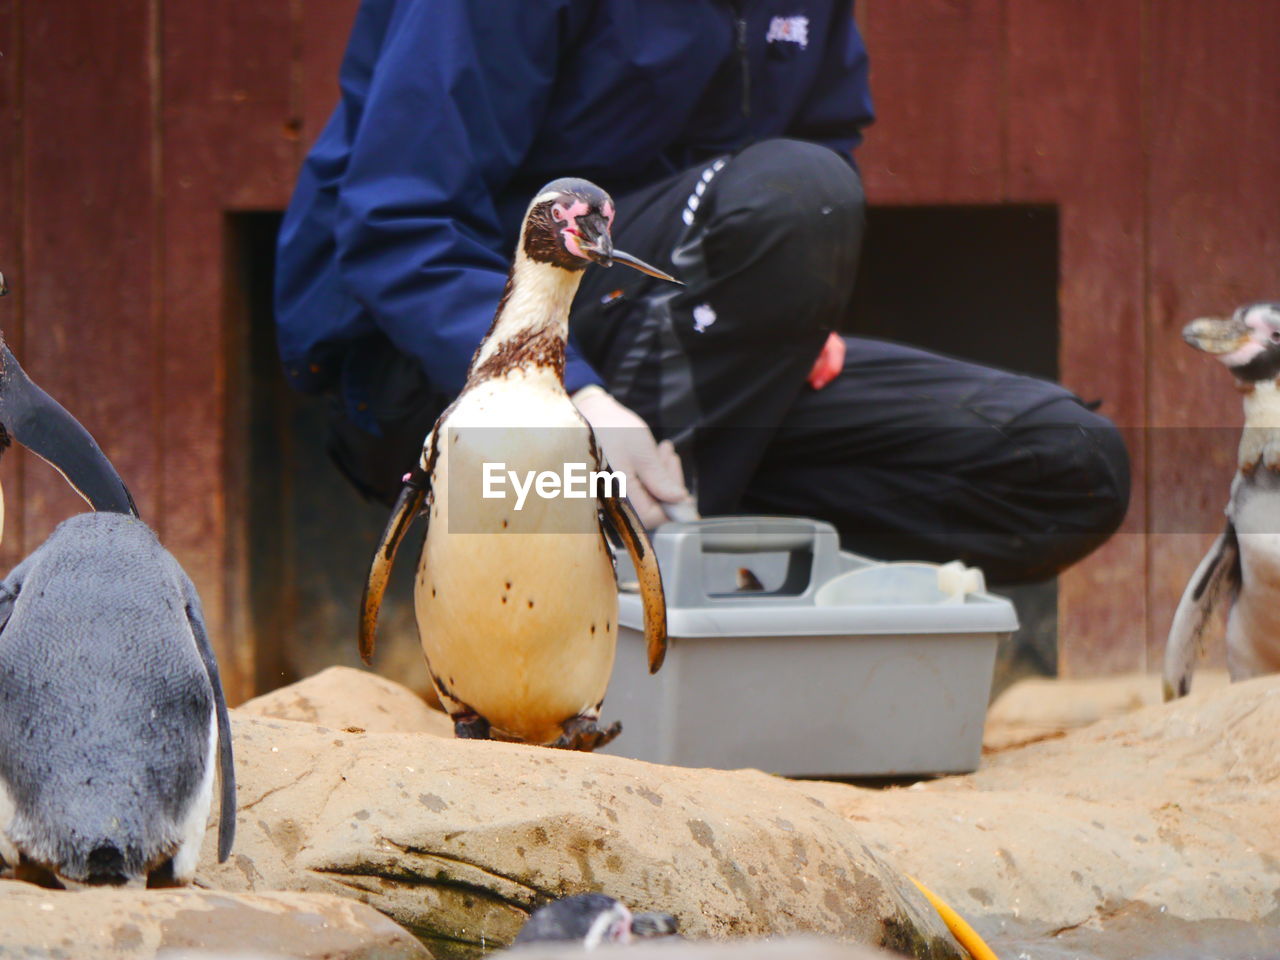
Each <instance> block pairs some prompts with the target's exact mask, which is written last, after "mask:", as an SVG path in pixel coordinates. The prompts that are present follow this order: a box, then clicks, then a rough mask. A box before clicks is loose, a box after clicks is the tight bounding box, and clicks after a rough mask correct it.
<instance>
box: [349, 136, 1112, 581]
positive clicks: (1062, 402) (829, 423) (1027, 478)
mask: <svg viewBox="0 0 1280 960" xmlns="http://www.w3.org/2000/svg"><path fill="white" fill-rule="evenodd" d="M615 202H616V205H617V217H616V223H617V224H618V226H617V228H616V230H615V231H614V243H615V245H616V246H617V247H618V248H619V249H622V250H625V251H627V252H629V253H632V254H635V255H636V256H639V257H641V258H642V259H644V260H648V261H649V262H651V263H653V264H654V265H656V266H659V267H663V268H664V269H667V270H670V271H671V272H672V273H673V274H674V275H676V276H678V277H680V278H681V279H682V280H684V281H685V283H686V286H684V287H680V288H677V287H673V286H671V285H670V284H666V283H662V282H660V281H655V280H652V279H650V278H648V277H645V276H643V275H641V274H639V273H636V272H635V271H631V270H628V269H626V268H616V269H610V270H601V269H597V268H592V269H590V270H588V271H587V272H586V274H585V276H584V279H583V282H582V287H581V290H580V292H579V294H578V297H577V299H576V300H575V302H574V308H573V314H572V319H571V329H572V331H573V335H574V337H575V338H576V339H577V342H578V344H579V346H580V347H581V348H582V350H583V352H584V354H585V355H586V356H587V358H588V359H589V360H590V361H591V362H592V364H593V365H594V366H595V368H596V369H597V370H598V371H599V372H600V373H601V375H602V376H603V377H604V379H605V381H606V384H607V385H608V388H609V390H610V392H611V393H613V394H614V396H616V397H617V398H618V399H619V400H620V401H621V402H622V403H624V404H626V405H627V406H629V407H631V408H632V409H633V410H635V411H636V412H637V413H639V414H640V415H641V416H643V417H644V419H645V420H646V421H647V422H648V423H649V425H650V426H651V427H652V429H653V430H654V433H655V435H657V436H658V437H659V438H660V439H661V438H670V439H672V440H673V441H674V442H675V444H676V447H677V449H678V450H679V452H680V453H681V456H682V458H683V461H684V463H685V468H686V480H687V481H688V482H689V484H690V487H691V489H693V490H695V492H696V494H697V497H698V502H699V506H700V508H701V510H702V512H703V513H704V514H708V515H714V514H723V513H732V512H751V513H781V514H793V515H804V516H812V517H819V518H821V519H825V520H828V521H830V522H832V523H833V524H835V525H836V527H837V528H838V529H839V531H840V533H841V539H842V541H843V543H844V545H845V546H846V547H847V548H848V549H852V550H856V551H859V552H863V553H868V554H870V555H872V556H877V557H881V558H885V559H905V558H914V559H924V560H937V561H945V560H952V559H962V560H964V561H965V562H967V563H970V564H974V565H977V566H980V567H982V568H983V569H984V570H985V571H986V573H987V576H988V578H989V579H990V580H992V581H994V582H1003V583H1012V582H1019V581H1030V580H1038V579H1043V578H1045V577H1048V576H1051V575H1052V574H1054V573H1056V572H1058V571H1059V570H1061V569H1063V568H1064V567H1066V566H1068V565H1069V564H1071V563H1072V562H1074V561H1076V560H1078V559H1079V558H1081V557H1082V556H1084V555H1085V554H1087V553H1088V552H1089V551H1091V550H1093V549H1094V548H1095V547H1096V546H1098V545H1099V544H1101V543H1102V542H1103V541H1104V540H1106V539H1107V537H1109V536H1110V535H1111V533H1113V532H1114V531H1115V529H1116V528H1117V527H1118V526H1119V525H1120V522H1121V521H1122V520H1123V518H1124V513H1125V510H1126V508H1127V505H1128V497H1129V465H1128V457H1127V453H1126V451H1125V447H1124V444H1123V442H1122V440H1121V438H1120V435H1119V433H1118V431H1117V430H1116V429H1115V427H1114V426H1113V425H1112V424H1111V423H1110V422H1109V421H1107V420H1106V419H1105V418H1103V417H1101V416H1099V415H1097V414H1096V413H1093V412H1092V411H1090V410H1088V409H1086V408H1085V406H1084V405H1083V404H1082V403H1081V402H1080V401H1079V399H1078V398H1076V397H1075V396H1073V395H1072V394H1071V393H1070V392H1068V391H1067V390H1065V389H1063V388H1062V387H1060V386H1058V385H1056V384H1053V383H1050V382H1046V381H1042V380H1037V379H1034V378H1030V377H1024V376H1019V375H1016V374H1012V373H1007V372H1004V371H1000V370H994V369H990V368H987V367H982V366H979V365H976V364H972V363H966V362H963V361H960V360H955V359H952V358H948V357H943V356H938V355H936V354H932V353H928V352H925V351H922V350H918V349H914V348H912V347H907V346H902V345H899V344H894V343H888V342H884V341H876V340H869V339H862V338H857V337H847V338H846V346H847V356H846V360H845V365H844V369H843V371H842V372H841V374H840V375H839V376H838V377H837V378H836V379H835V380H834V381H832V382H831V383H830V384H828V385H827V386H826V387H825V388H823V389H822V390H813V389H812V388H811V387H809V386H808V384H807V382H806V378H807V375H808V373H809V370H810V368H811V366H812V364H813V362H814V359H815V358H816V356H817V354H818V351H819V350H820V348H821V346H822V344H823V342H824V341H825V339H826V337H827V334H828V333H829V332H830V331H831V330H832V329H834V328H835V327H836V326H838V324H839V323H840V320H841V318H842V316H843V314H844V311H845V309H846V307H847V305H848V301H849V297H850V295H851V292H852V284H853V278H854V275H855V272H856V267H857V261H858V254H859V250H860V246H861V240H862V226H863V210H864V202H863V196H862V188H861V184H860V182H859V180H858V177H857V174H856V173H855V172H854V170H853V169H852V168H851V167H850V166H849V165H848V164H847V163H845V162H844V161H843V160H842V159H841V158H839V157H837V156H836V155H835V154H833V153H832V152H831V151H829V150H827V149H825V148H823V147H819V146H815V145H812V144H806V143H801V142H798V141H791V140H771V141H765V142H762V143H758V144H755V145H753V146H750V147H748V148H746V149H744V150H742V151H741V152H739V153H737V154H735V155H732V156H727V157H722V158H719V159H717V160H714V161H711V162H709V163H708V164H707V165H706V166H704V167H699V168H696V169H693V170H688V171H685V172H683V173H680V174H677V175H674V176H672V177H670V178H668V179H667V180H665V181H662V182H659V183H657V184H654V185H652V186H650V187H647V188H645V189H643V190H641V191H637V192H635V193H632V194H629V195H623V196H617V197H615ZM980 335H981V331H975V336H980ZM388 373H389V376H388V378H387V383H388V390H387V396H386V398H385V399H384V403H383V406H384V407H385V408H386V409H385V410H381V409H380V410H375V414H376V415H377V416H378V419H379V421H380V422H385V423H386V426H387V429H386V430H385V431H384V437H383V438H381V439H380V440H374V439H373V438H369V437H368V435H367V434H364V433H363V431H359V430H357V429H356V428H355V427H353V426H351V425H350V424H349V423H346V422H345V419H344V418H342V417H341V415H340V413H338V414H337V415H336V416H335V418H334V431H333V435H332V439H333V443H332V444H331V449H332V451H333V453H334V456H335V459H336V460H337V461H338V463H339V465H340V466H343V468H344V470H345V471H346V472H347V474H348V476H349V477H351V478H352V480H353V482H356V483H357V486H360V487H361V488H362V489H364V490H365V492H366V493H368V494H370V495H373V496H377V497H378V498H380V499H387V498H388V497H390V498H394V496H395V493H396V492H397V491H398V488H399V483H398V480H399V476H400V475H401V474H402V473H403V472H404V470H406V469H407V467H408V465H409V464H411V463H412V462H413V459H414V457H416V455H417V451H418V449H419V447H420V445H421V440H422V436H423V435H424V434H425V432H426V430H428V429H429V428H430V425H431V423H432V422H433V421H434V418H435V416H436V415H437V414H438V412H439V410H440V409H441V408H442V406H441V405H442V404H443V402H444V398H441V397H438V396H435V395H433V394H432V392H431V390H430V388H429V386H428V385H427V384H426V383H425V382H424V381H423V379H422V377H421V375H420V374H418V373H417V372H416V365H415V364H412V363H411V362H409V361H407V360H404V359H403V358H394V357H392V358H390V359H389V360H388ZM384 417H385V419H384ZM401 448H403V453H401V452H400V449H401ZM378 464H382V465H381V466H378ZM392 464H399V466H391V465H392ZM375 474H376V476H377V477H378V479H376V480H375V479H371V478H373V477H374V475H375Z"/></svg>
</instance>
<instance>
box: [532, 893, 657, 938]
mask: <svg viewBox="0 0 1280 960" xmlns="http://www.w3.org/2000/svg"><path fill="white" fill-rule="evenodd" d="M678 927H679V923H678V921H677V920H676V918H675V917H673V916H671V914H669V913H636V914H633V913H632V912H631V911H630V910H628V909H627V908H626V906H625V905H624V904H622V903H619V902H618V901H617V900H615V899H614V898H613V897H610V896H606V895H605V894H603V893H580V894H577V895H575V896H572V897H563V898H562V899H560V900H555V901H552V902H551V903H549V904H547V905H546V906H544V907H539V908H538V909H537V910H535V911H534V912H533V914H532V915H531V916H530V917H529V919H528V920H527V921H525V925H524V926H523V927H522V928H521V929H520V933H519V934H517V935H516V939H515V941H514V943H513V946H517V945H522V944H526V943H548V942H551V943H555V942H559V943H564V942H570V943H578V944H581V946H582V947H583V949H586V950H594V949H595V948H596V947H598V946H600V945H601V944H609V943H630V942H631V940H632V939H633V938H636V937H662V936H671V935H674V934H675V932H676V930H677V929H678Z"/></svg>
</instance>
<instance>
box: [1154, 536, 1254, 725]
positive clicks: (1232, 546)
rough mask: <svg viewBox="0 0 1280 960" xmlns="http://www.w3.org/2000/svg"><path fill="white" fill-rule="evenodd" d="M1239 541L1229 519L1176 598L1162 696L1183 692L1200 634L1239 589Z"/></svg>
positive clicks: (1184, 692)
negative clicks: (1180, 595)
mask: <svg viewBox="0 0 1280 960" xmlns="http://www.w3.org/2000/svg"><path fill="white" fill-rule="evenodd" d="M1240 578H1241V571H1240V545H1239V543H1238V541H1237V540H1236V528H1235V525H1234V524H1232V522H1231V521H1230V520H1228V521H1227V527H1226V529H1225V530H1223V531H1222V533H1221V534H1220V535H1219V537H1218V539H1217V540H1215V541H1214V542H1213V546H1212V547H1210V548H1209V552H1208V553H1206V554H1205V556H1204V559H1203V560H1201V561H1200V565H1199V566H1198V567H1196V572H1195V573H1193V574H1192V575H1191V579H1190V580H1189V581H1187V588H1186V590H1184V591H1183V593H1182V599H1181V600H1179V601H1178V609H1177V610H1176V611H1175V612H1174V614H1173V625H1172V626H1171V627H1170V628H1169V640H1168V643H1167V644H1166V645H1165V650H1164V698H1165V700H1172V699H1174V698H1175V697H1183V696H1186V694H1187V692H1188V691H1189V690H1190V689H1191V674H1192V672H1193V671H1194V670H1195V666H1196V658H1197V657H1198V656H1199V653H1200V647H1201V640H1200V637H1201V634H1203V633H1204V628H1205V626H1206V625H1207V624H1208V623H1209V618H1210V617H1211V616H1212V615H1213V611H1214V610H1215V609H1216V608H1217V606H1218V604H1219V603H1221V602H1222V601H1223V600H1224V599H1226V600H1227V601H1228V603H1230V602H1231V601H1234V600H1235V597H1236V595H1237V594H1238V593H1239V592H1240V582H1241V579H1240Z"/></svg>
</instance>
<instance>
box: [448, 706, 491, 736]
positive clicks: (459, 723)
mask: <svg viewBox="0 0 1280 960" xmlns="http://www.w3.org/2000/svg"><path fill="white" fill-rule="evenodd" d="M453 735H454V736H455V737H457V738H458V739H459V740H488V739H489V738H490V733H489V721H488V720H486V719H485V718H484V717H482V716H480V714H478V713H460V714H458V715H457V716H456V717H454V718H453Z"/></svg>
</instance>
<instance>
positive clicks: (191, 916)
mask: <svg viewBox="0 0 1280 960" xmlns="http://www.w3.org/2000/svg"><path fill="white" fill-rule="evenodd" d="M0 930H3V931H4V933H3V935H2V946H0V953H3V954H4V956H6V957H19V956H23V957H26V956H29V957H41V958H45V960H99V958H102V960H107V958H111V960H116V958H128V960H142V958H150V957H165V958H170V960H177V958H179V957H191V958H194V957H201V958H213V957H237V958H244V960H277V958H279V960H285V958H296V960H311V958H316V960H320V958H323V960H431V954H430V953H429V952H428V951H427V950H426V948H424V947H423V946H422V944H420V943H418V941H417V940H415V939H414V938H413V937H412V936H411V935H410V934H409V933H407V932H406V931H404V930H401V929H400V928H399V927H397V926H396V925H395V924H394V923H392V922H391V921H390V920H388V919H387V918H386V917H384V916H382V915H381V914H379V913H378V912H377V911H376V910H372V909H370V908H369V907H366V906H365V905H364V904H361V903H356V902H355V901H353V900H351V899H348V898H342V897H333V896H326V895H324V894H314V893H306V894H304V893H263V894H245V893H222V892H219V891H215V890H197V889H194V888H188V889H183V890H124V889H108V888H100V889H95V890H83V891H75V892H70V891H66V890H44V889H42V888H40V887H36V886H32V885H31V884H28V883H20V882H18V881H16V880H0Z"/></svg>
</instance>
